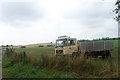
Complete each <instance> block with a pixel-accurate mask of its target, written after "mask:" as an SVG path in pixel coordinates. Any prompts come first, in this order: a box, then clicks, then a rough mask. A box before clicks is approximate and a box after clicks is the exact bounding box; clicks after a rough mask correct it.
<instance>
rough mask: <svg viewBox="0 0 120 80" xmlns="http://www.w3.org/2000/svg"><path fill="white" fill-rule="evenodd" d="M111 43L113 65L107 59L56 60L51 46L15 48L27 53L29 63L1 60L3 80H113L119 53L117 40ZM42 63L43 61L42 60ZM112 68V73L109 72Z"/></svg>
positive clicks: (115, 74)
mask: <svg viewBox="0 0 120 80" xmlns="http://www.w3.org/2000/svg"><path fill="white" fill-rule="evenodd" d="M107 41H113V46H114V47H113V51H112V52H111V54H112V66H110V64H109V60H108V59H101V58H97V59H95V58H89V59H86V60H82V59H81V58H79V57H77V58H70V57H55V56H54V47H26V48H14V51H15V52H16V53H17V54H19V53H21V52H26V53H27V55H28V56H29V58H27V59H28V62H29V63H26V62H15V63H12V62H11V61H13V62H14V60H15V59H17V58H18V57H14V59H13V57H12V60H11V58H9V57H8V56H7V55H6V54H5V55H4V57H3V77H4V78H86V77H87V78H101V77H102V78H111V77H112V78H116V77H118V76H119V75H118V72H120V70H119V69H118V52H119V50H120V47H119V46H120V40H119V41H118V40H107ZM41 60H42V61H41ZM111 68H112V71H110V69H111Z"/></svg>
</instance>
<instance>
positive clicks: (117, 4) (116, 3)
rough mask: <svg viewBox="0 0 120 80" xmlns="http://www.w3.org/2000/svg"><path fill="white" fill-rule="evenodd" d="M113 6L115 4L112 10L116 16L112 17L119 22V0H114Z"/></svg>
mask: <svg viewBox="0 0 120 80" xmlns="http://www.w3.org/2000/svg"><path fill="white" fill-rule="evenodd" d="M115 6H116V9H115V10H113V12H115V14H116V17H115V18H114V19H115V20H116V21H118V22H119V23H120V0H117V1H116V2H115Z"/></svg>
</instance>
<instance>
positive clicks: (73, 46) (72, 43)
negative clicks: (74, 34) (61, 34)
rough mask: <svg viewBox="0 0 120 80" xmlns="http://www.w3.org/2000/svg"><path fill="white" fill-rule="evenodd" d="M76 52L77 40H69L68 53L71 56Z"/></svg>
mask: <svg viewBox="0 0 120 80" xmlns="http://www.w3.org/2000/svg"><path fill="white" fill-rule="evenodd" d="M75 51H76V40H75V39H69V40H68V52H69V54H72V53H73V52H75Z"/></svg>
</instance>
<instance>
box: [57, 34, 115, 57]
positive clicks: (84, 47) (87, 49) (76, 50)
mask: <svg viewBox="0 0 120 80" xmlns="http://www.w3.org/2000/svg"><path fill="white" fill-rule="evenodd" d="M112 46H113V43H112V42H108V41H93V40H92V41H91V40H77V39H76V38H71V37H68V36H66V35H65V36H59V37H58V39H57V40H56V45H55V55H56V56H60V55H72V56H80V55H81V53H84V54H85V56H87V57H88V56H91V57H95V58H97V57H98V56H101V57H102V58H106V57H109V56H111V51H112Z"/></svg>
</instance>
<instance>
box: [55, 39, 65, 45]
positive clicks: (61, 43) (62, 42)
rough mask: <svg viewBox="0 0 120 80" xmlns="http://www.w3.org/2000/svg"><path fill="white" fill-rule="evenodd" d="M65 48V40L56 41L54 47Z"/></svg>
mask: <svg viewBox="0 0 120 80" xmlns="http://www.w3.org/2000/svg"><path fill="white" fill-rule="evenodd" d="M64 46H67V39H58V40H56V47H64Z"/></svg>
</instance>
